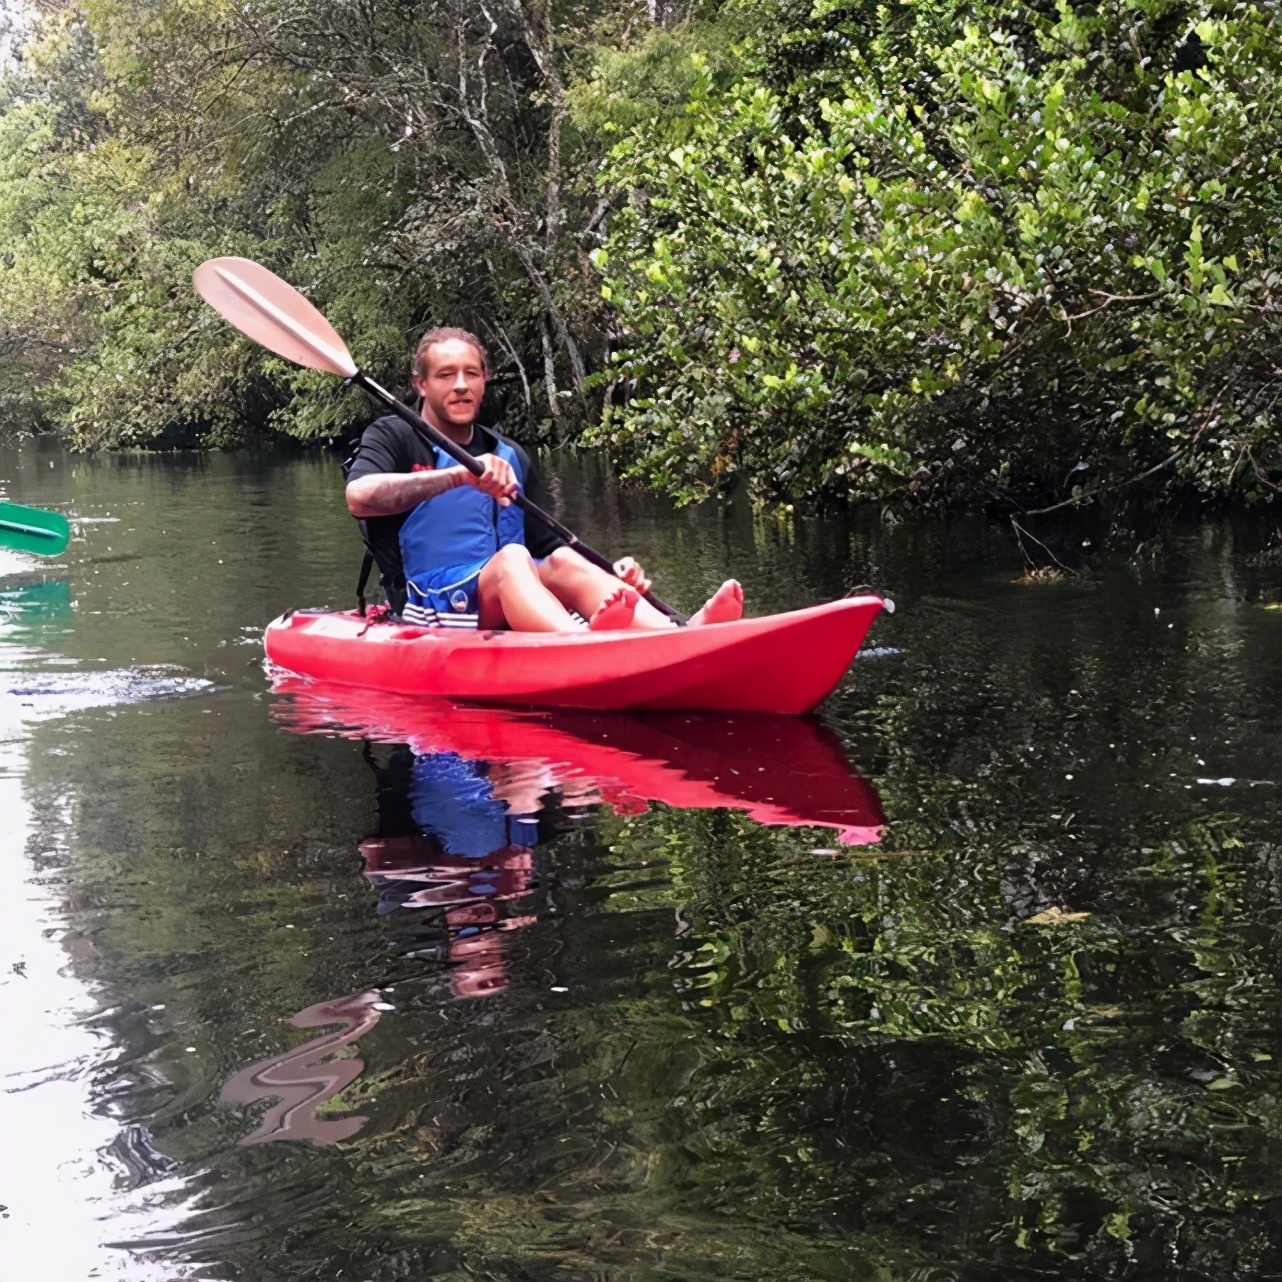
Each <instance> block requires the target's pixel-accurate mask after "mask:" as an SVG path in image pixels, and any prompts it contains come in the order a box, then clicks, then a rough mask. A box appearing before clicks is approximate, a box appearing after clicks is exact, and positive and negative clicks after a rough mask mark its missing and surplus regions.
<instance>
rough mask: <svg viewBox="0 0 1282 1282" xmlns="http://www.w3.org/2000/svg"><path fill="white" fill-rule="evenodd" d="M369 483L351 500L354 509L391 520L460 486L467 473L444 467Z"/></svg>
mask: <svg viewBox="0 0 1282 1282" xmlns="http://www.w3.org/2000/svg"><path fill="white" fill-rule="evenodd" d="M370 479H371V480H374V481H375V483H374V484H372V485H368V486H364V485H361V486H360V488H359V489H358V491H357V494H356V495H355V496H354V497H356V503H357V506H359V507H360V508H361V509H362V511H363V512H364V513H365V514H367V515H370V516H394V515H396V514H397V513H400V512H408V511H409V509H410V508H412V507H415V506H416V505H418V504H419V503H426V502H427V501H428V500H429V499H434V498H435V497H436V496H437V495H438V494H444V493H445V492H446V490H452V489H455V488H456V487H457V486H459V485H462V484H463V482H464V481H465V480H466V479H467V473H466V472H465V471H464V470H463V469H462V468H461V467H447V468H440V469H438V470H437V471H434V472H411V473H409V474H407V475H400V476H392V475H384V476H379V477H377V478H370ZM357 484H358V485H359V482H358V483H357Z"/></svg>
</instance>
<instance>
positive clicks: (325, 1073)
mask: <svg viewBox="0 0 1282 1282" xmlns="http://www.w3.org/2000/svg"><path fill="white" fill-rule="evenodd" d="M377 1001H378V994H377V993H355V994H353V995H352V996H350V997H340V998H338V999H336V1000H333V1001H326V1002H318V1003H317V1004H316V1005H315V1006H309V1007H308V1008H307V1009H306V1010H303V1011H299V1012H298V1014H297V1015H295V1016H294V1017H293V1019H291V1020H290V1021H289V1022H290V1023H291V1024H293V1025H294V1027H295V1028H317V1027H319V1026H320V1025H322V1024H342V1025H343V1027H342V1029H341V1030H339V1031H338V1032H334V1033H323V1034H321V1036H319V1037H313V1038H312V1039H311V1041H308V1042H304V1043H303V1044H302V1045H301V1046H295V1047H294V1048H293V1050H288V1051H282V1052H281V1053H280V1054H279V1055H272V1056H270V1057H269V1058H267V1059H263V1060H259V1061H258V1063H257V1064H251V1065H250V1066H249V1067H248V1068H242V1069H241V1070H240V1072H239V1073H237V1074H236V1075H235V1076H234V1077H233V1078H231V1080H230V1081H228V1083H227V1084H226V1085H225V1086H224V1087H223V1089H222V1092H221V1094H220V1095H219V1097H218V1098H219V1099H220V1100H221V1101H222V1103H224V1104H254V1103H257V1102H258V1101H259V1100H264V1099H271V1098H273V1097H275V1099H276V1101H277V1102H276V1103H275V1104H273V1105H272V1106H271V1108H269V1109H268V1110H267V1111H266V1112H265V1113H264V1114H263V1116H262V1120H261V1121H260V1122H259V1124H258V1128H257V1130H254V1131H252V1132H251V1133H250V1134H249V1135H246V1136H245V1138H244V1139H243V1140H241V1143H242V1144H266V1143H268V1142H269V1141H271V1140H311V1142H312V1143H313V1144H337V1143H338V1142H339V1141H340V1140H345V1139H350V1138H351V1137H352V1136H353V1135H355V1134H356V1132H357V1131H359V1130H360V1128H361V1127H362V1126H364V1125H365V1123H366V1122H367V1121H369V1118H367V1117H343V1118H321V1117H317V1115H316V1114H317V1110H318V1109H319V1108H320V1107H321V1106H322V1105H324V1104H326V1103H327V1102H328V1101H329V1100H331V1099H333V1098H334V1096H336V1095H337V1094H338V1093H339V1091H341V1090H342V1089H343V1088H344V1087H345V1086H349V1085H350V1084H351V1083H352V1082H353V1081H355V1080H356V1078H357V1077H359V1076H360V1072H361V1070H362V1069H363V1068H364V1067H365V1062H364V1060H360V1059H334V1058H332V1057H333V1056H334V1055H336V1054H337V1053H338V1052H339V1051H340V1050H341V1049H342V1048H343V1047H345V1046H347V1045H348V1044H349V1043H351V1042H354V1041H355V1040H356V1039H357V1038H358V1037H360V1036H361V1035H362V1034H364V1033H367V1032H369V1030H370V1029H371V1028H373V1027H374V1025H375V1024H377V1023H378V1020H379V1012H378V1011H377V1010H375V1009H374V1003H375V1002H377Z"/></svg>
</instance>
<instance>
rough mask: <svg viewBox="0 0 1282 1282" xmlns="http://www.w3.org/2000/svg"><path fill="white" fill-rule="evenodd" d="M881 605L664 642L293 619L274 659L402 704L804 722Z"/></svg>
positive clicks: (663, 638) (697, 632) (285, 623)
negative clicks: (429, 699)
mask: <svg viewBox="0 0 1282 1282" xmlns="http://www.w3.org/2000/svg"><path fill="white" fill-rule="evenodd" d="M882 608H883V601H882V598H881V597H879V596H875V595H868V596H857V597H847V598H844V599H843V600H840V601H832V602H829V603H828V604H826V605H818V606H812V607H810V608H809V609H804V610H793V611H790V612H788V613H786V614H772V615H766V616H764V617H762V618H756V619H740V620H739V621H737V622H735V623H718V624H713V625H710V626H707V627H695V628H678V629H673V630H671V631H663V632H640V631H628V632H587V631H583V632H573V633H535V632H489V631H471V630H467V631H464V630H461V629H453V628H425V627H419V626H416V625H412V624H406V623H399V622H383V621H375V622H371V621H370V620H369V619H367V618H362V617H361V616H360V615H358V614H357V613H356V612H355V611H301V610H300V611H295V612H293V613H290V614H287V615H283V616H282V617H281V618H279V619H276V620H274V621H273V622H272V623H270V624H269V625H268V627H267V631H266V634H265V636H264V645H265V647H266V650H267V657H268V659H269V660H271V662H272V663H273V664H275V665H276V666H277V667H278V668H283V669H285V670H286V671H288V672H292V673H295V674H297V675H299V676H304V677H310V678H312V679H314V680H318V681H327V682H335V683H337V684H339V685H347V686H360V687H364V688H366V689H374V690H382V691H386V692H388V693H392V694H403V695H432V696H436V697H441V698H447V699H460V700H464V701H469V702H479V703H493V704H506V705H516V706H524V707H538V708H589V709H594V710H597V711H609V712H615V711H625V710H640V709H671V710H683V711H708V712H778V713H788V714H800V713H805V712H810V711H811V710H812V709H814V708H815V707H817V706H818V705H819V704H820V703H821V702H822V701H823V700H824V699H825V698H826V697H827V696H828V695H829V694H831V693H832V690H833V689H834V687H835V686H836V685H837V683H838V682H839V681H840V680H841V678H842V676H843V675H844V674H845V672H846V669H847V668H848V667H849V666H850V663H851V661H852V660H853V659H854V657H855V654H856V653H857V651H858V650H859V646H860V644H861V643H862V642H863V639H864V635H865V634H866V633H867V631H868V628H869V626H870V625H871V623H872V621H873V619H874V618H876V616H877V613H878V612H879V611H880V610H881V609H882Z"/></svg>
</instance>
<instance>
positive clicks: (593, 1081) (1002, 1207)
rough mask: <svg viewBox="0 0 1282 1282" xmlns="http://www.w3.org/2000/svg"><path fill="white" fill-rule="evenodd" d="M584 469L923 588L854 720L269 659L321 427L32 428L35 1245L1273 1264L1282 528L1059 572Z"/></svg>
mask: <svg viewBox="0 0 1282 1282" xmlns="http://www.w3.org/2000/svg"><path fill="white" fill-rule="evenodd" d="M556 471H557V477H556V486H557V488H558V490H559V491H560V496H561V500H562V502H563V503H564V516H565V519H566V520H567V521H568V522H569V523H570V524H572V525H574V526H576V527H578V528H580V529H581V531H582V532H583V533H584V534H585V536H587V537H589V538H590V539H591V541H593V542H596V543H597V544H598V545H599V546H602V547H603V548H608V549H611V550H616V551H619V552H622V551H624V550H627V551H631V552H633V553H634V554H636V555H637V556H638V557H639V558H640V559H642V561H643V562H644V563H645V564H646V566H647V568H648V569H650V570H651V572H652V573H653V574H654V577H655V578H656V580H657V582H658V583H659V585H660V590H661V591H662V592H663V594H664V595H665V596H666V597H667V598H668V599H670V600H672V601H673V602H674V603H675V604H678V605H680V606H683V607H686V608H690V607H692V606H694V605H696V604H698V602H699V601H700V600H702V598H703V597H704V596H705V595H706V594H707V592H708V591H709V590H710V589H711V588H712V587H714V586H715V585H716V584H717V583H719V582H720V581H721V579H722V578H724V577H726V576H727V575H735V576H737V577H738V578H740V579H741V580H742V581H743V583H744V585H745V588H746V593H747V598H748V602H749V609H750V612H766V611H770V610H777V609H785V608H789V607H794V606H800V605H805V604H809V603H813V602H815V601H818V600H823V599H828V598H831V597H834V596H837V595H840V594H841V593H842V592H843V591H845V590H846V589H847V588H848V587H850V586H852V585H853V584H855V583H870V584H873V585H875V586H876V587H877V588H879V589H880V590H882V591H884V592H885V593H887V594H888V595H889V596H891V597H893V598H894V600H895V601H896V603H897V606H898V610H897V612H896V613H895V614H894V615H893V616H885V615H883V616H882V617H881V618H880V619H879V620H878V621H877V623H876V624H875V625H874V627H873V630H872V632H871V634H870V636H869V638H868V640H867V642H866V643H865V649H864V652H863V654H862V655H861V657H860V658H859V659H858V660H857V661H856V663H855V664H854V665H853V668H852V670H851V672H850V674H849V676H848V677H847V679H846V680H845V681H844V682H843V684H842V686H841V687H840V689H839V690H838V692H837V693H836V694H835V695H834V696H833V698H832V699H830V700H829V701H828V702H827V703H826V704H825V705H824V707H823V708H822V709H821V715H820V718H819V719H818V721H815V722H797V723H794V724H783V725H781V724H779V723H754V724H746V723H744V722H743V720H742V719H740V720H739V721H738V722H736V721H733V720H731V721H730V722H726V721H723V720H721V719H718V718H672V717H669V718H666V719H665V718H650V719H645V718H578V719H575V718H559V719H558V718H546V717H534V718H531V717H517V716H512V715H505V714H502V713H482V712H469V711H467V710H450V709H440V708H435V709H434V708H431V707H420V706H415V705H412V704H409V705H407V704H384V705H379V704H377V703H375V702H373V701H372V700H370V699H368V698H361V697H360V696H358V695H353V694H352V693H351V692H347V693H344V692H338V691H318V690H315V689H307V688H299V687H297V686H295V687H293V688H290V687H289V683H281V682H279V681H278V682H277V683H276V684H275V686H273V684H272V682H271V681H270V680H269V678H268V676H267V675H266V674H265V673H264V670H263V663H262V650H261V645H260V636H261V631H262V627H263V625H264V623H265V622H266V621H267V620H268V619H270V618H271V617H273V616H274V615H276V614H278V613H280V612H281V611H283V610H285V609H288V608H290V607H294V606H299V605H316V604H323V603H335V604H346V603H347V602H348V600H349V598H350V597H351V594H352V586H353V581H354V577H355V571H356V568H357V563H358V544H357V542H356V537H355V533H354V530H353V528H352V526H351V523H350V522H349V521H348V520H347V519H346V517H345V515H344V513H343V509H342V505H341V497H340V480H339V474H338V470H337V467H336V466H335V464H334V462H333V461H332V460H331V459H329V458H324V457H320V456H316V455H306V456H285V455H270V456H263V457H251V456H247V455H246V456H237V457H228V456H218V455H213V456H198V455H176V456H172V457H124V458H102V459H86V458H80V457H73V456H67V455H63V454H61V453H58V452H56V451H50V450H48V449H46V448H39V447H37V446H35V445H28V446H26V447H25V448H23V449H21V450H18V449H16V448H9V449H6V450H3V451H0V493H2V494H4V496H5V497H7V498H9V499H12V500H15V501H18V502H26V503H30V504H35V505H40V506H45V507H51V508H57V509H59V510H62V511H65V512H66V513H67V514H68V515H70V516H72V517H73V518H74V520H75V537H74V541H73V543H72V545H71V547H70V548H69V550H68V552H67V554H66V555H64V556H63V557H61V558H58V559H57V560H56V561H54V562H50V563H44V564H40V563H37V562H36V561H35V560H34V558H25V557H22V556H19V555H17V554H14V553H4V552H0V808H2V809H0V841H2V842H3V847H4V849H3V860H2V861H0V875H3V877H4V878H5V879H6V880H5V883H4V894H3V895H2V896H0V899H2V900H3V954H2V955H0V1011H2V1013H3V1027H4V1038H3V1050H0V1072H3V1090H2V1092H0V1125H2V1126H3V1128H4V1143H3V1149H4V1151H3V1155H2V1156H0V1166H2V1167H3V1169H4V1173H5V1177H6V1178H5V1179H4V1190H3V1194H2V1195H0V1196H2V1200H3V1202H4V1203H5V1207H6V1209H5V1212H4V1216H5V1218H4V1219H3V1220H2V1221H0V1244H2V1248H3V1250H4V1252H5V1258H6V1260H7V1262H8V1263H9V1264H12V1263H13V1261H14V1260H25V1261H26V1262H27V1267H26V1268H24V1269H22V1270H20V1271H19V1272H18V1273H16V1274H15V1276H35V1273H36V1270H37V1269H38V1270H39V1271H40V1274H41V1275H42V1276H47V1277H52V1278H57V1279H67V1280H68V1282H75V1280H78V1279H80V1278H89V1277H120V1278H131V1279H142V1278H158V1279H176V1278H188V1277H191V1278H209V1279H227V1280H228V1282H233V1280H234V1282H241V1280H245V1282H268V1280H269V1279H291V1280H292V1279H313V1278H314V1279H334V1278H347V1279H355V1280H357V1282H373V1280H378V1282H411V1280H413V1279H419V1278H442V1279H463V1278H473V1277H487V1278H496V1279H549V1280H551V1279H558V1280H560V1279H566V1280H569V1279H586V1278H595V1279H611V1280H623V1279H629V1280H631V1279H636V1280H638V1282H640V1280H642V1279H644V1280H646V1282H650V1280H658V1279H672V1280H674V1282H676V1280H686V1279H770V1280H772V1282H774V1280H779V1279H847V1278H853V1279H870V1280H872V1279H877V1280H878V1282H890V1280H891V1279H895V1280H898V1279H905V1280H906V1279H918V1280H922V1282H925V1280H927V1279H932V1280H934V1279H939V1280H942V1279H999V1278H1000V1279H1020V1278H1030V1279H1031V1278H1034V1277H1036V1278H1047V1277H1051V1278H1063V1279H1084V1278H1096V1277H1098V1278H1118V1279H1121V1278H1154V1279H1158V1278H1160V1279H1190V1280H1191V1279H1208V1280H1214V1282H1221V1280H1223V1279H1229V1278H1234V1279H1248V1278H1252V1279H1254V1278H1271V1277H1277V1276H1278V1275H1279V1265H1278V1258H1279V1257H1278V1250H1277V1236H1278V1209H1279V1208H1278V1190H1279V1171H1280V1166H1282V1163H1280V1161H1279V1158H1280V1156H1282V1152H1280V1145H1279V1138H1278V1136H1279V1120H1280V1115H1282V1105H1280V1099H1282V1091H1280V1089H1279V1073H1278V1066H1279V1054H1280V1053H1282V1052H1280V1049H1279V1041H1278V983H1277V981H1278V973H1277V972H1278V925H1279V920H1280V917H1282V914H1280V911H1279V871H1280V860H1282V850H1280V846H1279V832H1278V822H1277V821H1278V810H1279V801H1280V796H1279V784H1280V779H1279V762H1280V761H1282V752H1280V751H1279V748H1280V747H1282V735H1280V734H1279V731H1280V729H1282V725H1280V723H1282V611H1280V610H1278V609H1277V608H1276V607H1277V603H1278V599H1279V597H1280V596H1282V592H1280V591H1279V583H1278V577H1279V573H1278V563H1277V561H1276V559H1271V557H1270V554H1269V553H1268V551H1267V550H1266V549H1265V540H1264V538H1263V535H1262V531H1261V530H1260V529H1258V528H1256V527H1254V526H1252V525H1250V524H1249V523H1242V522H1239V523H1230V522H1223V523H1221V522H1216V521H1208V522H1206V523H1204V524H1201V525H1199V526H1189V527H1173V528H1171V529H1169V530H1167V531H1165V533H1164V535H1163V537H1162V539H1161V540H1160V541H1159V542H1151V543H1149V544H1148V545H1147V546H1146V547H1145V548H1144V549H1143V550H1142V553H1141V555H1139V556H1138V557H1134V556H1129V555H1123V554H1121V553H1120V552H1111V553H1103V554H1101V555H1099V556H1097V557H1094V558H1091V559H1088V560H1087V561H1085V562H1084V564H1083V569H1082V572H1081V573H1080V574H1079V575H1077V576H1075V577H1071V578H1066V579H1063V580H1060V581H1057V582H1038V583H1027V582H1017V581H1016V580H1018V579H1019V577H1020V572H1021V560H1020V557H1019V555H1018V552H1017V549H1016V548H1015V546H1014V544H1013V542H1012V539H1011V536H1010V534H1009V532H1008V531H1007V530H1005V529H1003V528H1001V527H999V526H995V525H991V524H986V523H984V522H982V521H978V520H948V521H945V520H942V519H941V520H933V521H930V522H920V523H915V522H909V523H906V524H899V525H890V524H885V523H883V522H881V521H879V520H878V519H877V518H876V516H875V515H864V514H857V515H852V516H843V517H837V516H832V517H827V518H823V519H820V518H814V519H811V520H808V521H803V520H801V519H799V518H798V519H796V520H795V522H792V523H786V522H785V523H779V522H776V521H773V520H769V521H766V522H764V523H762V522H760V521H755V522H754V520H753V517H752V514H751V513H750V512H749V511H747V510H735V509H733V508H731V509H730V510H728V511H725V510H719V509H717V508H715V507H707V508H704V509H700V510H694V511H684V512H679V513H674V512H672V511H670V510H668V509H667V508H666V507H665V506H664V505H663V504H661V503H659V502H657V501H653V500H646V499H641V498H637V497H629V496H623V497H620V496H619V494H618V493H617V492H616V490H615V488H614V487H613V486H612V484H611V483H610V480H609V478H608V476H607V475H606V473H605V471H604V470H603V468H602V467H601V466H600V465H599V464H588V463H585V462H582V461H578V462H576V461H573V460H571V461H567V462H565V463H564V464H563V465H561V466H560V467H559V468H558V469H556ZM1083 537H1088V535H1086V536H1083ZM1076 541H1078V540H1075V542H1076ZM1270 607H1273V608H1270ZM797 661H798V662H805V656H804V655H799V656H798V658H797Z"/></svg>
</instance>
